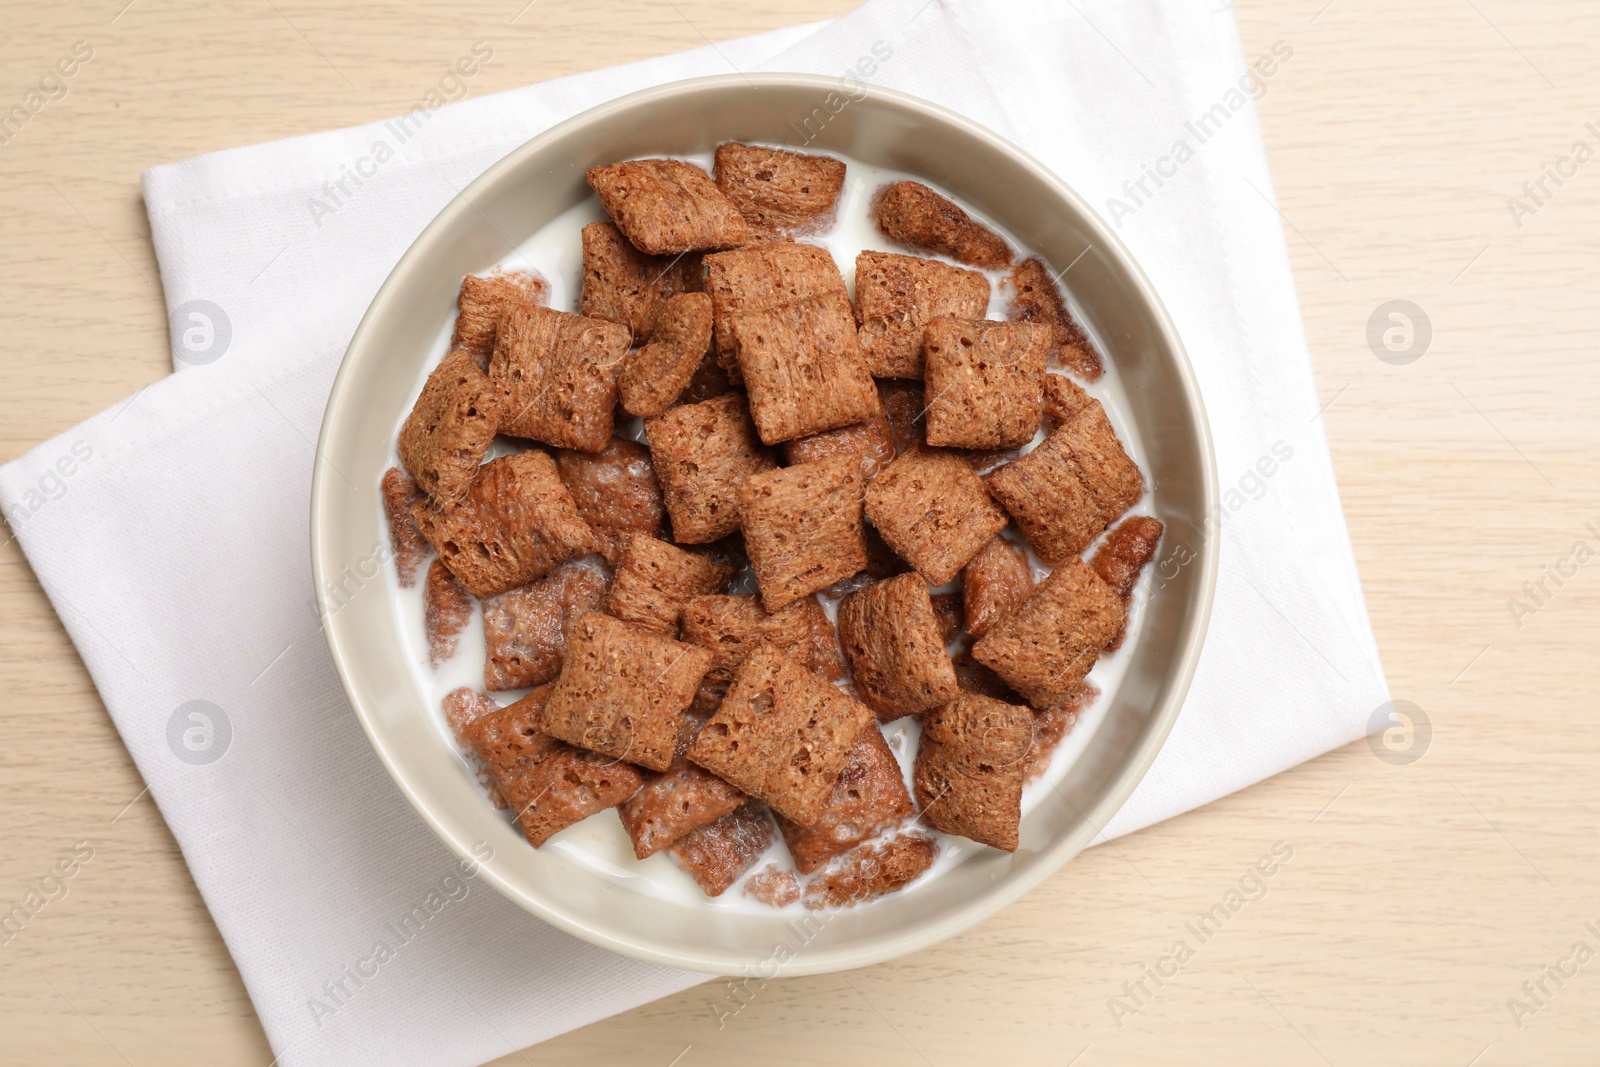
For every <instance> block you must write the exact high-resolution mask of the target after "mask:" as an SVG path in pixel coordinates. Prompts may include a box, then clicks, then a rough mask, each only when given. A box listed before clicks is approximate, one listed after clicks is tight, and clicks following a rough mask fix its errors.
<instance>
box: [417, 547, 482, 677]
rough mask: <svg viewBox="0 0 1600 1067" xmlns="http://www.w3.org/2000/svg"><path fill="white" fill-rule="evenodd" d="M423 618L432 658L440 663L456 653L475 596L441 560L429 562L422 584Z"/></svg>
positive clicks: (470, 613) (470, 616) (429, 652)
mask: <svg viewBox="0 0 1600 1067" xmlns="http://www.w3.org/2000/svg"><path fill="white" fill-rule="evenodd" d="M422 604H423V621H424V626H425V629H426V630H427V634H428V661H429V662H430V663H432V664H433V666H434V668H435V669H437V668H438V666H439V664H441V663H443V662H444V661H445V660H447V659H449V658H450V657H451V656H454V655H455V654H456V645H457V644H458V643H459V642H460V640H461V631H462V630H463V629H465V628H466V625H467V620H469V619H471V618H472V598H471V597H470V596H468V595H467V591H466V590H465V589H463V588H461V583H460V582H458V581H456V577H455V575H453V574H451V573H450V568H448V567H446V566H445V565H444V564H443V563H441V562H439V561H438V560H434V561H433V562H432V563H431V564H429V565H428V577H427V579H426V580H425V581H424V583H423V586H422Z"/></svg>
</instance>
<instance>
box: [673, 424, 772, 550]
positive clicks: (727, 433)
mask: <svg viewBox="0 0 1600 1067" xmlns="http://www.w3.org/2000/svg"><path fill="white" fill-rule="evenodd" d="M644 431H645V437H646V438H647V439H648V441H649V444H650V455H651V457H652V458H653V459H654V460H655V466H656V476H657V477H658V478H660V479H661V495H662V497H663V499H664V500H665V501H666V505H667V514H669V515H671V516H672V538H673V540H675V541H677V542H679V543H680V544H704V543H706V542H707V541H715V540H717V539H718V538H721V537H726V536H727V535H728V534H731V533H733V532H734V531H735V530H737V529H739V496H738V493H739V486H740V485H742V484H743V483H744V480H745V479H746V478H748V477H749V476H750V475H752V474H757V473H759V472H761V471H767V470H771V469H772V468H773V467H776V466H777V465H778V463H777V460H775V459H773V458H772V453H771V452H769V451H768V450H767V449H766V448H765V447H763V446H762V444H761V442H760V440H758V439H757V438H756V428H755V424H754V423H752V422H751V421H750V410H749V408H747V407H746V406H745V402H744V397H743V396H741V395H739V394H738V393H729V394H728V395H727V396H719V397H716V398H715V399H712V400H706V401H702V402H701V403H698V404H686V405H683V406H680V407H675V408H672V409H671V410H669V411H668V412H667V413H666V414H665V415H659V416H657V417H655V418H653V419H646V420H645V424H644Z"/></svg>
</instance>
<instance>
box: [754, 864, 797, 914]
mask: <svg viewBox="0 0 1600 1067" xmlns="http://www.w3.org/2000/svg"><path fill="white" fill-rule="evenodd" d="M744 895H745V896H747V897H750V898H751V899H753V900H759V901H761V903H763V904H765V905H767V906H768V907H769V908H786V907H788V906H789V905H790V904H793V903H794V902H795V901H797V900H799V899H800V879H798V878H796V877H795V876H794V872H793V871H781V870H779V869H778V865H777V864H776V863H769V864H767V865H766V866H765V867H763V868H761V870H759V871H757V872H756V873H755V874H752V875H751V876H750V877H748V878H746V879H745V880H744Z"/></svg>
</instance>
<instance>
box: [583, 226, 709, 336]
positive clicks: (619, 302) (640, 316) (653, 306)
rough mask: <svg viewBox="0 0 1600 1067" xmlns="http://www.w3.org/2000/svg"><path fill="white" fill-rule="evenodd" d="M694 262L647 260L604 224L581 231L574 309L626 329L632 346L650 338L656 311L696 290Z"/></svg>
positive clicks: (685, 258)
mask: <svg viewBox="0 0 1600 1067" xmlns="http://www.w3.org/2000/svg"><path fill="white" fill-rule="evenodd" d="M700 274H701V270H700V257H699V256H698V255H695V254H690V255H686V256H647V255H645V254H644V253H643V252H641V251H639V250H638V249H637V248H635V247H633V245H631V244H629V243H628V242H627V240H626V239H625V238H624V237H623V236H622V232H621V231H620V230H618V229H617V228H616V227H615V226H613V225H611V223H609V222H591V223H589V224H588V225H587V226H585V227H584V228H583V283H582V288H581V289H580V291H579V295H578V308H579V310H581V311H582V312H583V313H584V314H585V315H587V316H589V317H590V318H591V319H605V320H607V321H609V322H615V323H617V324H619V325H622V326H626V327H627V328H628V330H629V332H631V333H632V334H633V340H634V343H635V344H640V343H643V342H645V341H648V340H649V339H650V338H651V336H652V335H653V334H654V333H655V330H656V326H657V323H658V321H659V319H660V316H661V313H662V310H663V309H664V308H665V307H666V305H667V303H668V301H670V300H671V299H672V297H674V296H677V295H678V294H680V293H696V292H699V291H700V289H701V284H702V283H701V278H700Z"/></svg>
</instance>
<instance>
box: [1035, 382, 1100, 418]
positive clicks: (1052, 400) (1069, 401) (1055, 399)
mask: <svg viewBox="0 0 1600 1067" xmlns="http://www.w3.org/2000/svg"><path fill="white" fill-rule="evenodd" d="M1094 402H1095V400H1094V398H1093V397H1091V396H1090V395H1089V394H1088V393H1086V392H1084V391H1083V386H1081V385H1079V384H1078V383H1077V382H1075V381H1073V380H1072V379H1071V378H1068V377H1067V376H1066V375H1065V374H1046V375H1045V376H1044V417H1045V419H1046V420H1048V423H1049V425H1050V428H1051V429H1054V428H1055V427H1057V426H1060V425H1061V424H1062V423H1063V422H1066V421H1067V419H1068V417H1069V416H1072V415H1075V414H1077V413H1078V411H1079V410H1081V409H1082V408H1085V407H1087V406H1088V405H1090V404H1093V403H1094Z"/></svg>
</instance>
